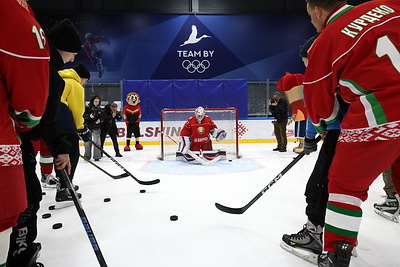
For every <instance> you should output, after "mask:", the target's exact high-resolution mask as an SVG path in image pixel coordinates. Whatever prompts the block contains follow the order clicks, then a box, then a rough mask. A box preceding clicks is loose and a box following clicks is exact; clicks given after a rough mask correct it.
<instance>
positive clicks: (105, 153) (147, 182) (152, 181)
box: [89, 140, 160, 185]
mask: <svg viewBox="0 0 400 267" xmlns="http://www.w3.org/2000/svg"><path fill="white" fill-rule="evenodd" d="M89 142H91V143H92V144H93V145H94V146H95V147H96V148H97V149H99V150H100V151H101V152H102V153H103V154H104V155H106V156H107V157H108V158H109V159H111V161H112V162H114V163H115V164H117V166H118V167H120V168H121V169H122V170H124V172H125V173H127V174H128V175H129V176H130V177H132V178H133V179H134V180H135V181H136V182H138V183H139V184H141V185H153V184H158V183H159V182H160V179H155V180H151V181H142V180H139V179H138V178H136V177H135V176H133V174H132V173H130V172H129V171H128V170H127V169H125V168H124V166H122V165H121V164H119V162H118V161H116V160H115V159H114V158H113V157H111V156H110V154H108V153H107V152H106V151H104V149H102V148H101V147H100V146H99V145H97V144H96V143H95V142H93V141H92V140H90V141H89Z"/></svg>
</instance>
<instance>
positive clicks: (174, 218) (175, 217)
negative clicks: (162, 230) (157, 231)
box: [169, 215, 178, 221]
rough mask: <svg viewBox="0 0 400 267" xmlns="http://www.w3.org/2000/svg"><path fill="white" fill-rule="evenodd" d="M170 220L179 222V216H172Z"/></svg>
mask: <svg viewBox="0 0 400 267" xmlns="http://www.w3.org/2000/svg"><path fill="white" fill-rule="evenodd" d="M169 219H170V220H171V221H177V220H178V216H176V215H172V216H171V217H169Z"/></svg>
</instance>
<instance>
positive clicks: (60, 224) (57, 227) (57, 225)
mask: <svg viewBox="0 0 400 267" xmlns="http://www.w3.org/2000/svg"><path fill="white" fill-rule="evenodd" d="M61 227H62V223H55V224H53V229H60V228H61Z"/></svg>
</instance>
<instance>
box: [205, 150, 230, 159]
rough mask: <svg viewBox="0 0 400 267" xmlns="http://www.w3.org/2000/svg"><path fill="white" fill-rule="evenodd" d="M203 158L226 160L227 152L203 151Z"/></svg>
mask: <svg viewBox="0 0 400 267" xmlns="http://www.w3.org/2000/svg"><path fill="white" fill-rule="evenodd" d="M203 157H204V158H205V159H207V160H213V159H215V158H217V157H218V158H219V160H224V159H226V151H225V150H210V151H203Z"/></svg>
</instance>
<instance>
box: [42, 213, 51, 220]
mask: <svg viewBox="0 0 400 267" xmlns="http://www.w3.org/2000/svg"><path fill="white" fill-rule="evenodd" d="M50 217H51V214H50V213H44V214H43V215H42V218H43V219H47V218H50Z"/></svg>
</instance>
